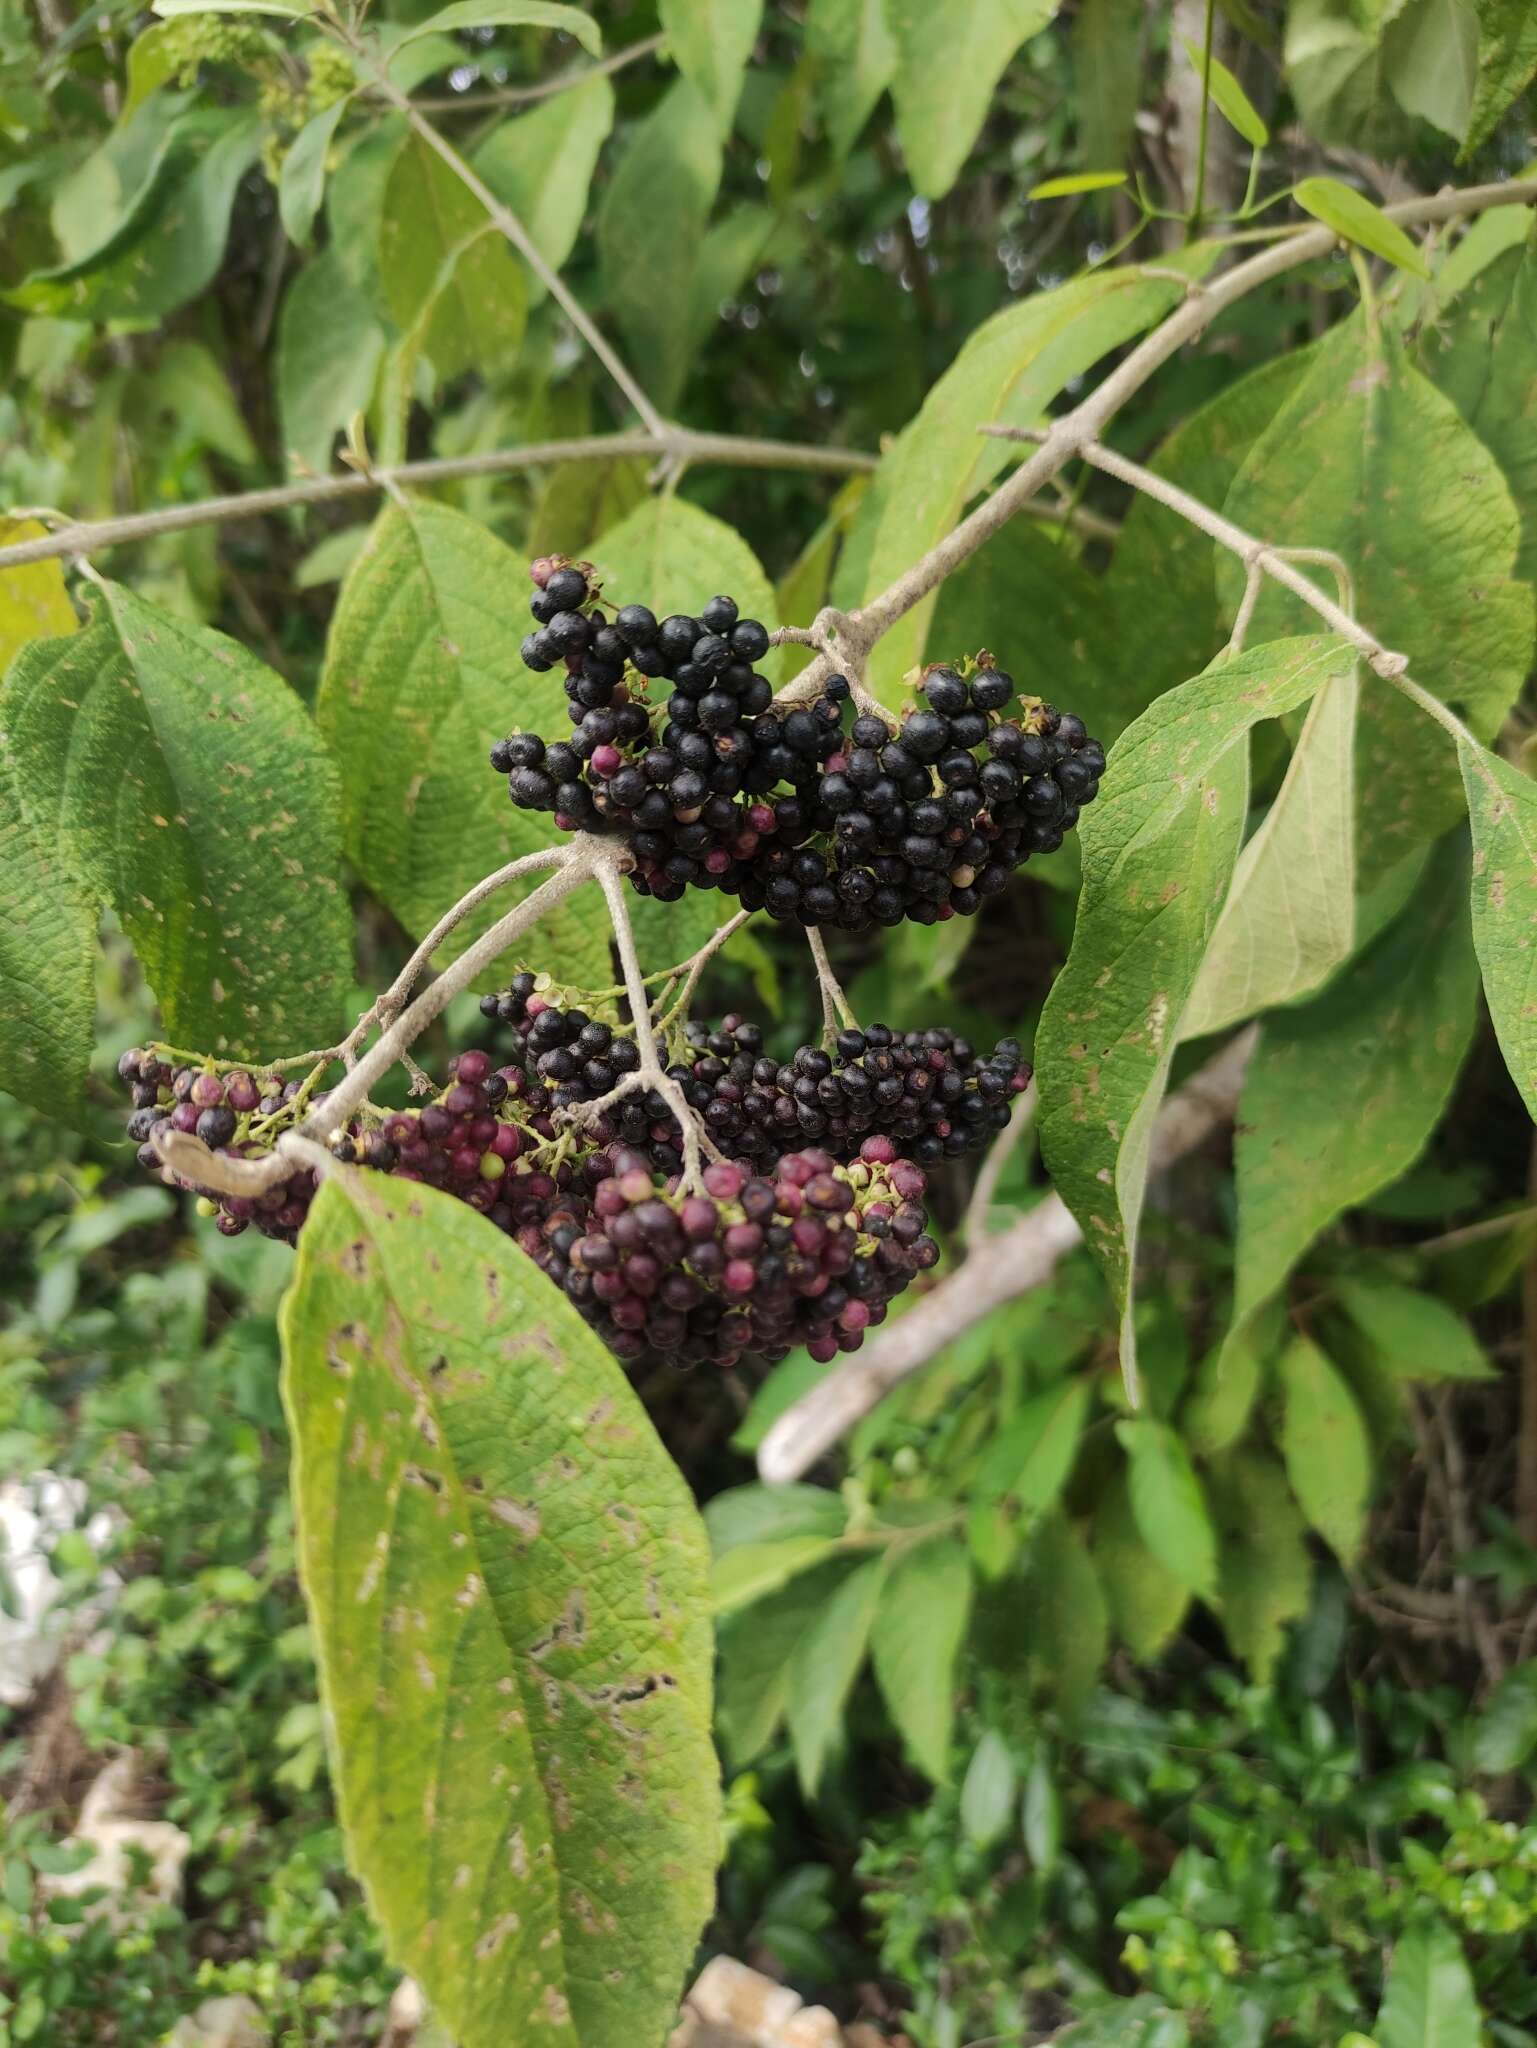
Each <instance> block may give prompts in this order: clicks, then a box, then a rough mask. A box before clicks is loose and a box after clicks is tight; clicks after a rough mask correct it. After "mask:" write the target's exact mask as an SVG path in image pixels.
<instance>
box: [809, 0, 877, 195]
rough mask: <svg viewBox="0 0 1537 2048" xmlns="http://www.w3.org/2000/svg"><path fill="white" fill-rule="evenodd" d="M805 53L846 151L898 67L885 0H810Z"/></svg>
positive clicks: (836, 143)
mask: <svg viewBox="0 0 1537 2048" xmlns="http://www.w3.org/2000/svg"><path fill="white" fill-rule="evenodd" d="M806 54H807V55H808V56H809V57H810V58H811V59H812V60H813V62H814V63H815V65H816V77H817V98H818V101H819V104H820V106H821V109H822V121H823V125H824V126H825V127H826V129H827V133H828V137H829V139H830V141H831V142H832V145H833V148H834V149H835V150H836V152H837V153H838V155H839V156H840V157H844V156H847V155H848V153H849V151H850V150H851V149H852V148H853V147H854V144H855V142H856V141H857V140H858V139H859V135H860V132H861V130H862V129H863V128H864V125H865V123H866V121H868V120H869V118H870V116H871V114H872V113H873V112H874V111H875V103H876V101H877V100H878V99H879V98H880V96H881V94H882V93H883V92H884V91H885V90H886V88H887V86H888V85H890V83H891V78H892V73H893V72H894V71H895V70H896V67H897V51H896V44H895V43H894V42H893V41H892V38H891V29H890V27H889V25H888V23H887V20H886V5H885V0H811V5H810V7H808V8H807V10H806Z"/></svg>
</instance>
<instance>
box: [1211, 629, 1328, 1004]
mask: <svg viewBox="0 0 1537 2048" xmlns="http://www.w3.org/2000/svg"><path fill="white" fill-rule="evenodd" d="M1359 694H1360V689H1359V684H1358V682H1357V679H1356V675H1355V671H1354V670H1353V669H1352V671H1351V672H1350V673H1349V674H1348V675H1339V676H1336V677H1335V678H1334V680H1333V681H1332V682H1329V683H1326V684H1325V685H1324V687H1323V688H1322V689H1321V690H1320V691H1319V693H1318V695H1317V696H1316V697H1315V698H1314V699H1313V702H1312V704H1311V705H1310V706H1309V707H1308V714H1307V717H1306V719H1305V720H1304V722H1303V726H1302V731H1301V733H1300V734H1299V735H1298V738H1297V744H1296V747H1295V748H1294V749H1293V752H1292V758H1291V762H1290V764H1289V765H1288V767H1287V771H1286V779H1285V781H1284V782H1283V783H1282V784H1281V788H1280V791H1279V793H1278V794H1277V796H1276V800H1275V802H1274V803H1273V804H1272V805H1271V807H1270V809H1269V811H1268V812H1267V813H1266V815H1265V820H1264V823H1263V824H1262V825H1261V826H1260V828H1259V830H1258V831H1257V832H1256V833H1255V834H1254V837H1253V838H1252V839H1250V840H1249V842H1248V843H1247V845H1246V846H1245V847H1244V849H1243V851H1242V852H1241V853H1240V854H1239V856H1238V865H1237V867H1236V868H1235V869H1234V871H1233V886H1232V889H1231V890H1230V891H1229V894H1228V899H1227V901H1226V903H1224V904H1223V906H1222V915H1221V916H1220V917H1219V918H1218V920H1217V929H1216V931H1215V932H1214V933H1213V934H1212V940H1211V944H1210V946H1209V947H1208V948H1207V952H1206V958H1205V960H1204V961H1203V962H1202V964H1201V972H1200V974H1199V976H1198V977H1197V979H1196V985H1195V988H1194V990H1193V991H1192V993H1191V997H1190V1001H1189V1003H1188V1005H1187V1006H1186V1010H1185V1015H1184V1017H1183V1019H1182V1020H1181V1025H1180V1035H1181V1036H1182V1037H1184V1038H1199V1037H1200V1036H1201V1035H1202V1034H1203V1033H1204V1032H1209V1031H1220V1030H1221V1029H1222V1028H1223V1027H1224V1026H1225V1025H1228V1024H1234V1023H1237V1022H1238V1020H1239V1019H1240V1018H1243V1017H1252V1016H1254V1015H1255V1014H1256V1013H1257V1012H1258V1011H1260V1010H1268V1009H1269V1008H1271V1007H1272V1005H1274V1004H1276V1003H1286V1002H1291V1001H1293V1000H1294V999H1295V998H1296V997H1298V996H1304V995H1309V994H1311V993H1312V991H1313V990H1314V989H1316V988H1318V987H1320V986H1321V985H1322V984H1323V983H1324V982H1325V981H1327V980H1328V978H1329V976H1330V975H1331V974H1332V973H1333V972H1334V970H1335V968H1336V967H1338V966H1339V965H1340V963H1341V961H1343V960H1344V959H1345V958H1346V957H1347V956H1348V955H1349V953H1350V949H1351V947H1352V946H1353V944H1354V943H1355V902H1356V862H1355V830H1354V825H1355V819H1354V812H1355V776H1354V765H1355V730H1356V705H1357V701H1358V698H1359Z"/></svg>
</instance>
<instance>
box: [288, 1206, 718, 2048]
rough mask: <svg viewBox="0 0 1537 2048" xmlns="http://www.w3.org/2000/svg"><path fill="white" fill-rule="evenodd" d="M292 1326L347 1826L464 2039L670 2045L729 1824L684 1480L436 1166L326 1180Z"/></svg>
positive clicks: (592, 1344)
mask: <svg viewBox="0 0 1537 2048" xmlns="http://www.w3.org/2000/svg"><path fill="white" fill-rule="evenodd" d="M282 1329H283V1349H284V1378H283V1391H284V1402H285V1406H286V1408H287V1411H288V1417H289V1422H290V1426H291V1428H292V1431H293V1437H294V1461H295V1462H294V1500H295V1507H296V1512H297V1521H298V1551H299V1564H300V1571H301V1575H302V1578H303V1583H304V1590H305V1596H306V1599H307V1601H308V1604H309V1609H310V1615H311V1620H312V1623H313V1627H314V1631H315V1638H316V1649H317V1653H318V1657H319V1663H320V1673H321V1687H322V1695H323V1699H324V1703H325V1707H326V1711H327V1716H328V1720H329V1724H330V1730H331V1736H332V1749H333V1762H334V1768H335V1771H336V1777H337V1789H338V1797H339V1803H340V1808H341V1815H342V1822H343V1826H344V1828H345V1831H346V1836H347V1843H348V1849H349V1854H350V1857H351V1860H352V1862H353V1865H354V1867H355V1868H356V1870H357V1871H358V1873H359V1875H360V1876H361V1877H362V1879H363V1882H364V1885H365V1887H366V1889H367V1892H368V1897H369V1904H370V1906H371V1908H372V1910H373V1913H374V1915H375V1917H376V1918H377V1919H378V1920H379V1922H380V1924H381V1925H382V1926H383V1928H384V1929H385V1932H386V1934H387V1936H388V1939H389V1942H390V1946H391V1949H392V1952H393V1954H394V1956H395V1957H396V1959H397V1960H398V1961H399V1962H400V1963H401V1964H402V1965H403V1966H404V1967H405V1968H407V1969H409V1970H410V1971H411V1972H412V1973H413V1975H415V1976H416V1977H417V1978H418V1979H419V1980H420V1982H421V1984H422V1988H423V1989H424V1991H425V1992H426V1994H427V1996H428V1999H429V2000H430V2001H431V2004H432V2006H433V2009H434V2011H435V2012H436V2013H437V2014H438V2016H439V2017H440V2018H441V2019H442V2020H443V2022H444V2023H445V2024H446V2025H447V2026H448V2027H449V2028H450V2029H451V2030H452V2032H453V2034H454V2036H455V2038H456V2039H457V2040H458V2041H459V2042H460V2043H462V2048H491V2044H493V2043H496V2044H501V2043H504V2042H506V2041H507V2040H508V2039H509V2038H512V2037H516V2038H517V2040H519V2041H520V2042H523V2041H529V2042H534V2041H539V2042H548V2043H550V2044H551V2048H557V2044H559V2048H610V2044H611V2048H619V2044H620V2043H623V2042H632V2041H634V2040H635V2039H636V2038H637V2036H638V2037H640V2038H644V2039H651V2038H655V2039H658V2040H660V2039H661V2037H662V2035H663V2034H664V2033H665V2032H666V2030H667V2028H668V2027H669V2026H670V2025H671V2023H672V2020H673V2017H674V2015H675V2013H676V2009H677V2000H678V1994H679V1990H680V1987H681V1984H682V1978H683V1973H684V1970H685V1968H686V1967H687V1965H688V1963H689V1960H690V1958H691V1956H692V1954H693V1950H694V1944H695V1942H696V1941H697V1939H698V1937H699V1932H700V1929H701V1928H702V1926H703V1924H704V1921H705V1918H706V1916H707V1915H708V1913H709V1911H710V1908H711V1903H712V1900H713V1896H714V1871H715V1858H716V1854H717V1850H718V1846H719V1840H720V1780H719V1773H718V1770H717V1767H716V1763H715V1758H714V1754H713V1750H712V1747H711V1742H710V1667H711V1657H712V1643H711V1635H710V1628H709V1623H708V1618H707V1617H708V1607H707V1598H706V1569H707V1563H708V1554H707V1549H706V1543H705V1535H704V1529H703V1526H702V1524H701V1522H700V1520H699V1516H698V1513H697V1512H696V1510H695V1508H694V1504H693V1500H692V1498H691V1496H690V1494H689V1490H688V1488H687V1486H686V1485H685V1484H684V1482H683V1479H682V1477H681V1475H680V1474H679V1472H678V1470H677V1468H676V1466H675V1465H674V1464H673V1462H672V1460H671V1459H670V1458H669V1457H668V1456H667V1453H666V1452H665V1451H664V1450H663V1448H662V1445H661V1444H660V1442H659V1441H658V1439H657V1437H656V1434H655V1432H654V1430H653V1429H652V1426H651V1423H650V1420H649V1419H648V1417H647V1415H646V1413H645V1411H644V1409H643V1408H642V1407H641V1404H640V1402H639V1400H638V1399H637V1397H636V1395H635V1393H634V1391H633V1389H632V1388H631V1386H630V1384H629V1382H628V1381H627V1379H626V1378H625V1376H624V1373H623V1372H622V1371H621V1370H620V1368H619V1366H618V1365H617V1364H616V1362H615V1361H614V1359H613V1358H612V1357H611V1356H610V1355H609V1353H608V1352H607V1351H606V1350H605V1349H604V1347H603V1345H602V1344H601V1343H600V1342H599V1340H598V1339H597V1338H596V1337H595V1336H594V1335H593V1334H592V1333H591V1331H589V1330H588V1329H587V1327H586V1325H585V1324H584V1323H583V1322H582V1321H581V1319H580V1318H579V1317H578V1316H577V1314H576V1313H575V1311H574V1310H573V1309H572V1308H571V1307H570V1305H569V1304H568V1303H567V1302H566V1300H565V1299H564V1297H563V1296H562V1295H561V1293H560V1291H559V1290H558V1289H557V1288H555V1287H553V1286H551V1285H550V1283H549V1282H548V1281H546V1280H545V1279H544V1278H543V1277H542V1275H540V1273H539V1272H538V1271H537V1269H536V1268H535V1267H534V1266H533V1264H532V1263H531V1262H530V1261H529V1260H528V1259H526V1258H524V1257H523V1255H522V1254H521V1253H520V1252H519V1251H518V1250H517V1248H516V1247H515V1246H513V1245H511V1244H510V1243H509V1242H508V1241H507V1239H506V1238H505V1237H503V1236H502V1235H501V1234H500V1233H499V1232H497V1231H494V1230H492V1229H490V1228H488V1227H487V1225H486V1223H485V1222H484V1220H483V1219H482V1218H480V1217H478V1216H476V1215H475V1214H474V1212H473V1211H471V1210H469V1209H467V1208H466V1207H465V1206H464V1205H463V1204H462V1203H460V1202H456V1201H454V1200H453V1199H452V1197H450V1196H447V1195H444V1194H442V1193H440V1192H438V1191H436V1190H434V1189H431V1188H427V1187H423V1186H417V1187H414V1188H413V1187H409V1186H408V1185H406V1184H398V1185H396V1186H388V1185H386V1184H385V1183H384V1182H383V1180H382V1177H380V1176H372V1177H369V1176H365V1175H362V1174H358V1175H352V1174H347V1175H345V1176H332V1177H329V1178H328V1179H327V1181H326V1183H325V1185H324V1186H323V1187H322V1189H321V1191H320V1194H319V1196H318V1198H317V1199H316V1202H315V1204H314V1207H313V1208H312V1210H311V1211H310V1215H309V1219H308V1221H307V1223H306V1224H305V1228H304V1239H303V1243H302V1245H301V1248H300V1251H299V1262H298V1268H297V1271H296V1273H295V1277H294V1281H293V1285H292V1287H291V1289H290V1291H289V1294H288V1296H287V1298H286V1300H285V1302H284V1307H283V1316H282ZM626 1870H628V1871H632V1872H637V1873H638V1872H649V1873H651V1874H652V1877H651V1879H650V1880H648V1881H647V1882H644V1883H642V1882H635V1883H629V1884H626V1883H622V1882H620V1883H616V1877H617V1876H618V1875H619V1874H620V1873H622V1872H624V1871H626ZM662 1873H665V1882H659V1881H656V1879H658V1878H659V1877H660V1876H661V1874H662Z"/></svg>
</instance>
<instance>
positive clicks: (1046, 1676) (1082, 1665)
mask: <svg viewBox="0 0 1537 2048" xmlns="http://www.w3.org/2000/svg"><path fill="white" fill-rule="evenodd" d="M1024 1608H1025V1612H1024V1615H1023V1617H1022V1619H1021V1623H1020V1626H1021V1629H1022V1631H1023V1635H1024V1640H1025V1641H1026V1642H1027V1643H1028V1644H1029V1645H1030V1652H1031V1659H1032V1662H1033V1664H1034V1667H1035V1671H1036V1673H1037V1676H1038V1678H1039V1679H1040V1681H1041V1683H1042V1684H1043V1685H1044V1687H1045V1688H1046V1690H1047V1691H1048V1692H1049V1693H1050V1694H1051V1696H1052V1697H1053V1698H1054V1699H1055V1701H1056V1705H1057V1711H1058V1713H1059V1714H1060V1715H1061V1716H1062V1717H1063V1719H1064V1721H1066V1722H1068V1723H1071V1722H1073V1721H1074V1720H1075V1719H1076V1718H1077V1716H1078V1715H1079V1714H1081V1713H1082V1712H1083V1709H1084V1708H1085V1707H1086V1706H1087V1704H1088V1701H1089V1696H1090V1694H1091V1693H1092V1692H1093V1690H1094V1683H1095V1680H1096V1679H1097V1678H1098V1677H1099V1672H1100V1667H1101V1665H1102V1664H1103V1663H1104V1661H1105V1657H1106V1655H1107V1653H1108V1651H1109V1648H1110V1616H1109V1612H1108V1610H1107V1608H1106V1606H1105V1594H1104V1589H1103V1587H1102V1586H1101V1585H1100V1583H1099V1574H1098V1573H1097V1572H1096V1571H1095V1569H1094V1560H1093V1558H1092V1557H1091V1556H1090V1555H1089V1548H1088V1545H1087V1544H1086V1543H1085V1542H1084V1540H1083V1538H1082V1537H1081V1536H1080V1535H1079V1534H1078V1531H1077V1530H1076V1529H1075V1528H1074V1526H1073V1524H1072V1523H1071V1522H1070V1521H1069V1520H1068V1519H1067V1517H1066V1515H1064V1514H1062V1513H1061V1512H1060V1511H1059V1512H1057V1513H1054V1514H1052V1515H1050V1516H1048V1518H1047V1519H1046V1520H1045V1521H1044V1522H1043V1523H1042V1524H1041V1526H1040V1528H1039V1529H1038V1530H1037V1531H1036V1535H1035V1543H1034V1547H1033V1549H1032V1551H1031V1555H1030V1573H1029V1578H1028V1579H1027V1581H1026V1585H1025V1599H1024Z"/></svg>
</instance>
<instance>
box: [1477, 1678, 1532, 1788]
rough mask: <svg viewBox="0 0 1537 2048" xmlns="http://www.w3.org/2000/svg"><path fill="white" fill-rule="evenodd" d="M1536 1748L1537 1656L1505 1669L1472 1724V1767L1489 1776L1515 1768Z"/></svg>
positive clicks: (1514, 1769) (1500, 1775) (1519, 1766)
mask: <svg viewBox="0 0 1537 2048" xmlns="http://www.w3.org/2000/svg"><path fill="white" fill-rule="evenodd" d="M1534 1749H1537V1658H1533V1657H1528V1658H1527V1660H1526V1662H1525V1663H1524V1664H1518V1665H1517V1666H1516V1667H1515V1669H1514V1670H1513V1671H1507V1672H1506V1674H1505V1676H1504V1677H1503V1678H1502V1679H1501V1680H1500V1682H1499V1684H1498V1685H1497V1686H1496V1687H1495V1688H1494V1691H1493V1692H1492V1693H1491V1694H1490V1695H1489V1698H1488V1699H1487V1701H1486V1702H1485V1703H1484V1707H1483V1711H1482V1712H1481V1713H1480V1714H1479V1717H1478V1719H1477V1721H1476V1722H1475V1723H1474V1725H1473V1768H1474V1769H1475V1770H1478V1771H1483V1772H1484V1773H1486V1775H1488V1776H1489V1777H1492V1778H1503V1777H1504V1776H1505V1775H1506V1773H1507V1772H1509V1771H1519V1770H1520V1768H1521V1766H1522V1765H1523V1764H1524V1763H1525V1762H1526V1760H1527V1758H1528V1757H1529V1756H1530V1755H1531V1753H1532V1751H1533V1750H1534Z"/></svg>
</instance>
